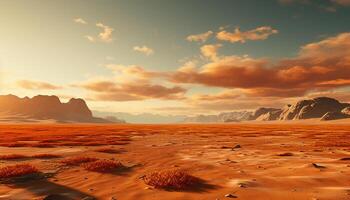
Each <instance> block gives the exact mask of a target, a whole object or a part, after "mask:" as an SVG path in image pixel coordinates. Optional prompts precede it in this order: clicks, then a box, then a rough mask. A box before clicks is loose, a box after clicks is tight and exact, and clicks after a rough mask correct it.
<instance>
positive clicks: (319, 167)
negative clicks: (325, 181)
mask: <svg viewBox="0 0 350 200" xmlns="http://www.w3.org/2000/svg"><path fill="white" fill-rule="evenodd" d="M312 166H314V167H315V168H318V169H323V168H326V167H325V166H322V165H319V164H316V163H312Z"/></svg>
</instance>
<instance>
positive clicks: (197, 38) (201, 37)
mask: <svg viewBox="0 0 350 200" xmlns="http://www.w3.org/2000/svg"><path fill="white" fill-rule="evenodd" d="M211 35H213V31H207V32H205V33H200V34H196V35H189V36H187V38H186V40H188V41H190V42H205V41H207V40H208V39H209V37H210V36H211Z"/></svg>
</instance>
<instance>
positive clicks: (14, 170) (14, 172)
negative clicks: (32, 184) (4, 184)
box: [0, 164, 39, 178]
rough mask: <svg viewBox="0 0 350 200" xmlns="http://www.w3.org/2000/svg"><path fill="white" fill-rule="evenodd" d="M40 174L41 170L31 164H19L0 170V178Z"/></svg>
mask: <svg viewBox="0 0 350 200" xmlns="http://www.w3.org/2000/svg"><path fill="white" fill-rule="evenodd" d="M36 173H39V170H38V169H37V168H36V167H34V166H33V165H30V164H18V165H12V166H6V167H2V168H0V178H13V177H20V176H25V175H30V174H36Z"/></svg>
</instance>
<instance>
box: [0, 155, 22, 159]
mask: <svg viewBox="0 0 350 200" xmlns="http://www.w3.org/2000/svg"><path fill="white" fill-rule="evenodd" d="M23 158H27V156H25V155H22V154H7V155H0V160H16V159H23Z"/></svg>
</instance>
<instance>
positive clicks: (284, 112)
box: [0, 95, 350, 123]
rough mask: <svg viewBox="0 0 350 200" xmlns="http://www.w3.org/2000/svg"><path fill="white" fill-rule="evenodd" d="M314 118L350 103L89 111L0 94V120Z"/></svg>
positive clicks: (339, 114) (77, 104) (343, 111)
mask: <svg viewBox="0 0 350 200" xmlns="http://www.w3.org/2000/svg"><path fill="white" fill-rule="evenodd" d="M94 115H96V116H98V117H96V116H94ZM314 118H318V119H320V120H322V121H328V120H336V119H344V118H350V104H349V103H341V102H339V101H338V100H336V99H333V98H329V97H317V98H313V99H306V100H300V101H298V102H296V103H295V104H290V105H286V106H285V107H283V108H265V107H262V108H258V109H256V110H255V111H233V112H223V113H219V114H217V115H203V114H202V115H196V116H185V115H166V116H164V115H159V114H152V113H143V114H130V113H122V112H119V113H112V112H100V111H94V112H92V111H91V110H90V109H89V107H88V106H87V104H86V102H85V101H84V100H83V99H76V98H72V99H70V100H69V101H68V102H67V103H62V102H61V101H60V99H59V98H58V97H57V96H46V95H38V96H34V97H33V98H29V97H24V98H19V97H17V96H15V95H0V122H1V121H2V122H12V121H20V122H37V121H43V120H52V121H54V122H62V123H63V122H72V123H73V122H77V123H125V122H128V123H227V122H241V121H274V120H302V119H314ZM121 119H122V120H121ZM124 120H125V121H124Z"/></svg>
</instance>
